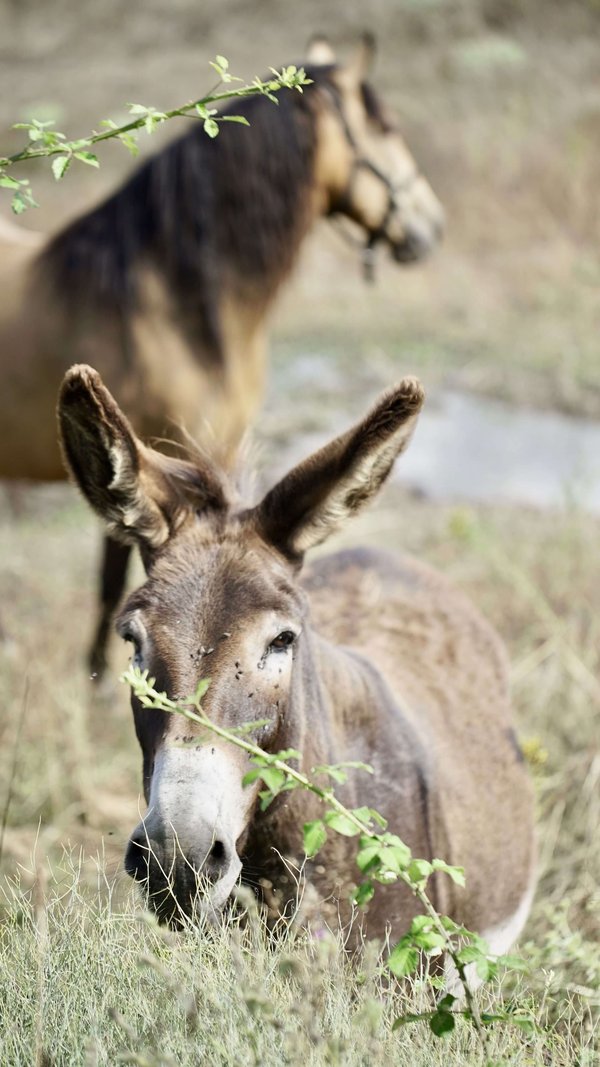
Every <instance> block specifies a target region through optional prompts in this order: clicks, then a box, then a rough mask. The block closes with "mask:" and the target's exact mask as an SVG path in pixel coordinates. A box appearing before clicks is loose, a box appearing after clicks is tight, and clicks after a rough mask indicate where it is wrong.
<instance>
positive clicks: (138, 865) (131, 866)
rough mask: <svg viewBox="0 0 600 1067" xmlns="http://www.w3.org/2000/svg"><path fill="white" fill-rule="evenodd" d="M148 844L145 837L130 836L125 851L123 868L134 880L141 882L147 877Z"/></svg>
mask: <svg viewBox="0 0 600 1067" xmlns="http://www.w3.org/2000/svg"><path fill="white" fill-rule="evenodd" d="M149 851H150V848H149V844H148V841H147V839H146V838H145V837H143V838H142V837H132V838H130V841H129V844H128V846H127V850H126V852H125V863H124V866H125V870H126V871H127V874H128V875H129V877H130V878H133V879H135V881H136V882H143V881H145V880H146V878H147V877H148V855H149Z"/></svg>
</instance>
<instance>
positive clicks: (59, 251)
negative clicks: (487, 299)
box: [0, 57, 442, 673]
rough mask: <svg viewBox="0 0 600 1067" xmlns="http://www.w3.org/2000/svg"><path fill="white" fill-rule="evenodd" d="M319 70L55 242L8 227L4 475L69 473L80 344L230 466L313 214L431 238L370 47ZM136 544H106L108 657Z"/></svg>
mask: <svg viewBox="0 0 600 1067" xmlns="http://www.w3.org/2000/svg"><path fill="white" fill-rule="evenodd" d="M325 58H327V57H325ZM308 73H309V75H310V77H311V78H312V79H313V84H312V85H310V86H307V88H306V89H305V90H304V92H303V94H300V93H298V92H295V91H283V92H282V93H281V94H280V96H279V104H278V106H275V105H274V104H272V103H271V102H270V101H269V100H267V99H266V98H265V97H254V98H249V99H247V100H240V101H236V102H235V103H234V105H232V107H231V111H232V112H233V113H235V114H239V115H245V116H246V118H247V119H248V121H249V122H250V125H251V128H250V129H243V128H242V127H241V126H239V125H237V124H224V125H223V127H222V129H221V133H220V134H219V136H218V137H217V138H216V139H215V140H214V141H210V140H209V138H207V137H206V135H205V134H204V133H203V131H202V130H201V129H200V127H199V126H195V127H194V128H193V129H192V130H191V131H190V132H189V133H187V134H186V135H184V136H183V137H181V138H179V140H176V141H175V142H173V143H172V144H171V145H169V146H167V147H166V148H165V149H163V150H162V151H161V152H160V153H158V154H157V155H156V156H154V157H153V158H151V159H150V160H149V161H148V162H146V163H145V164H144V165H143V166H142V167H141V168H140V169H139V170H138V171H136V172H135V173H134V175H133V176H132V177H131V178H130V179H129V181H128V182H126V184H125V185H123V186H122V187H121V188H120V189H119V190H118V191H117V192H116V193H114V194H113V195H112V196H110V197H109V198H108V199H107V200H106V201H105V202H104V203H103V204H101V205H100V206H99V207H98V208H96V209H95V210H93V211H91V212H88V213H87V214H85V215H83V216H82V217H81V218H79V219H77V220H76V221H75V222H73V223H72V224H71V225H69V226H67V228H66V229H64V230H63V231H62V232H61V233H59V234H58V235H57V236H56V237H54V238H52V239H50V240H49V241H48V242H45V243H43V245H42V247H41V248H40V247H38V243H36V241H35V239H34V240H33V241H32V240H31V239H30V238H29V237H27V238H24V239H23V241H19V240H18V239H17V238H16V237H15V232H16V231H14V230H12V231H11V232H9V233H8V235H6V234H3V232H2V230H0V253H1V255H0V262H1V266H0V270H2V271H3V272H6V273H7V274H8V283H7V284H6V287H4V286H3V288H2V293H3V306H2V312H1V315H0V376H1V383H2V388H1V389H0V478H24V479H35V480H40V481H42V480H52V479H57V478H62V477H63V476H64V468H63V466H62V463H61V459H60V455H59V450H58V447H57V443H56V434H55V419H54V398H55V396H56V390H57V388H58V383H59V382H60V380H61V378H62V376H63V374H64V373H65V371H66V369H67V368H68V367H69V366H70V365H71V364H72V363H73V362H76V361H85V362H88V363H91V364H92V365H94V366H95V367H97V368H98V369H99V370H100V372H101V373H102V376H103V378H104V380H105V381H106V382H107V384H108V386H109V387H110V388H111V389H112V390H114V392H115V393H117V395H118V396H119V397H121V398H122V401H123V403H124V404H125V405H126V407H127V410H128V412H129V414H130V417H131V420H132V423H133V425H134V426H135V428H136V430H137V432H138V433H139V434H140V435H141V436H142V437H143V438H144V439H145V440H148V439H150V438H162V437H164V436H165V435H166V436H168V438H169V439H170V440H172V441H173V440H175V441H177V440H179V441H180V442H181V441H184V442H185V441H186V440H187V438H188V435H190V436H191V437H193V438H194V440H195V441H196V442H197V443H198V444H199V445H200V446H201V447H202V448H203V449H204V450H205V451H207V452H208V453H209V454H210V455H212V456H214V457H216V458H217V459H218V460H219V461H220V462H222V463H224V464H225V465H226V466H227V465H228V464H229V463H230V462H231V460H232V458H233V456H234V455H235V451H236V448H237V445H238V444H239V441H240V438H241V437H242V435H243V433H244V431H245V430H246V429H247V427H248V426H249V424H250V422H251V420H252V417H253V415H254V414H255V412H256V409H257V406H258V404H259V402H260V399H261V396H262V389H263V379H264V374H265V356H266V318H267V314H268V311H269V308H270V306H271V304H272V302H273V300H274V298H275V295H276V293H277V291H278V288H279V286H280V285H281V283H282V282H283V281H284V279H285V278H286V277H287V275H288V274H289V272H290V270H291V268H292V267H293V265H294V263H295V260H296V258H297V255H298V251H299V248H300V246H301V243H302V241H303V239H304V237H305V235H306V234H307V233H308V231H309V230H310V228H311V226H312V225H313V224H314V222H315V220H316V219H317V218H318V217H320V216H323V215H327V214H329V213H332V212H342V213H345V214H347V215H348V216H350V217H351V218H353V219H354V220H355V221H356V222H357V223H359V224H360V225H361V226H362V227H363V230H364V232H365V234H366V238H367V239H370V240H373V241H375V240H378V241H379V240H380V241H382V242H384V243H386V244H387V245H388V247H389V248H390V249H391V251H392V253H393V255H394V256H395V258H396V259H398V260H399V261H402V262H404V261H409V260H411V259H418V258H420V257H421V256H423V255H424V254H426V253H427V252H428V251H429V250H430V249H431V248H432V247H433V246H434V245H435V243H436V242H437V240H438V239H439V236H440V232H441V226H442V211H441V208H440V205H439V203H438V201H437V199H436V198H435V196H434V194H433V192H432V191H431V189H430V187H429V185H428V184H427V182H426V181H425V179H424V178H422V177H421V176H420V175H419V173H418V171H417V169H416V166H415V163H414V161H413V159H412V157H411V156H410V154H409V153H408V152H407V150H406V147H405V146H404V143H403V141H402V139H401V137H400V135H399V134H398V132H397V130H396V129H395V127H394V126H393V125H392V124H391V123H390V121H389V119H388V117H387V115H386V114H385V112H384V110H383V109H382V107H381V105H380V104H379V102H378V101H377V99H376V97H375V96H374V95H373V92H372V90H371V89H370V88H369V86H368V85H367V84H366V83H365V82H364V75H365V70H364V60H360V61H359V60H357V61H355V63H354V65H350V66H347V67H339V66H336V65H335V64H331V63H328V64H325V65H314V66H312V67H308ZM127 554H128V549H127V548H125V547H123V546H121V547H118V546H115V545H108V546H107V554H106V557H105V567H104V571H105V573H104V589H103V601H104V608H103V614H102V618H101V620H100V624H99V629H98V632H97V635H96V639H95V642H94V647H93V649H92V666H93V669H94V670H95V671H97V672H98V673H100V672H101V671H102V669H103V667H104V651H105V650H104V646H105V642H106V634H107V629H108V623H109V619H110V617H111V616H112V611H113V609H114V607H115V605H116V603H117V602H118V600H119V598H120V595H121V593H122V591H123V584H124V578H125V568H126V565H127Z"/></svg>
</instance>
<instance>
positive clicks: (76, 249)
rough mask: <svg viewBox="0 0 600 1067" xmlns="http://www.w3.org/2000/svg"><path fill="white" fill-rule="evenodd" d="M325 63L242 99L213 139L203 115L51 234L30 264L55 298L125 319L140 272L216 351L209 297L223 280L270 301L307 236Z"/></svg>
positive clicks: (214, 307) (136, 295) (213, 305)
mask: <svg viewBox="0 0 600 1067" xmlns="http://www.w3.org/2000/svg"><path fill="white" fill-rule="evenodd" d="M332 70H333V68H331V67H319V68H307V74H308V76H309V77H310V78H311V79H312V80H313V84H312V85H309V86H307V87H306V88H305V89H304V92H303V93H299V92H297V91H296V90H286V89H283V90H281V91H280V92H279V93H278V105H275V104H273V103H272V102H271V101H270V100H268V99H266V98H265V97H264V96H254V97H248V98H247V99H239V100H235V101H233V102H232V104H231V105H230V106H229V107H228V108H226V109H224V111H223V113H224V114H228V113H229V114H234V115H243V116H244V117H245V118H246V119H247V120H248V122H249V123H250V127H251V128H250V129H245V128H243V127H242V126H241V125H239V124H235V123H223V125H222V126H221V131H220V133H219V136H218V137H216V138H215V139H214V140H210V139H209V138H208V137H207V136H206V134H205V133H204V131H203V130H202V128H201V126H200V124H199V123H194V125H193V126H192V129H191V130H190V131H189V132H187V133H185V134H184V135H183V136H181V137H179V138H177V139H176V140H175V141H173V142H172V143H171V144H169V145H167V146H166V147H165V148H163V149H162V150H161V151H160V152H158V153H157V154H156V155H154V156H152V157H151V158H150V159H148V160H147V161H146V162H145V163H143V164H142V165H141V166H140V167H139V168H138V169H137V170H136V171H135V172H134V174H133V175H132V176H131V177H130V178H129V179H128V180H127V181H126V182H125V184H124V185H122V186H121V187H120V188H119V189H118V190H117V191H116V192H115V193H113V194H112V195H111V196H109V197H108V198H107V199H106V200H105V201H104V202H103V203H102V204H100V205H99V207H97V208H95V209H94V210H92V211H90V212H88V213H87V214H85V215H83V216H81V217H80V218H78V219H76V220H75V221H74V222H72V223H70V224H69V225H68V226H67V227H66V228H65V229H63V230H62V231H61V232H60V233H59V234H57V236H56V237H54V238H53V239H52V240H51V241H50V243H49V244H48V245H47V247H46V248H45V249H44V251H43V253H42V254H41V256H40V257H39V261H38V266H39V268H41V270H42V272H43V275H44V277H45V279H46V281H47V283H49V284H50V286H51V289H52V293H53V296H54V298H55V299H58V300H61V299H62V300H63V301H66V300H68V302H69V305H70V306H71V307H72V306H74V304H73V302H74V301H75V302H77V307H78V308H79V309H81V308H82V307H83V308H86V307H89V308H91V309H93V310H97V309H101V310H102V309H106V311H107V312H108V311H110V312H112V313H113V314H114V313H117V315H118V316H119V317H120V318H121V320H122V321H123V323H126V322H127V320H128V318H129V316H130V314H131V313H132V311H135V310H136V308H137V307H139V306H140V268H141V267H144V266H148V267H150V268H151V269H153V270H155V271H157V272H158V273H159V275H160V277H162V279H163V280H164V281H165V282H166V284H167V287H168V290H169V293H170V299H171V301H172V307H173V312H174V314H175V315H176V318H177V322H178V324H179V325H180V326H181V328H182V329H183V330H185V332H186V334H187V335H188V336H191V337H192V338H194V339H195V340H200V341H201V342H203V344H204V345H205V346H207V348H208V350H209V351H210V352H212V354H213V356H214V358H215V359H217V360H218V359H219V358H220V356H221V338H220V327H219V318H218V304H217V298H218V296H219V294H220V292H221V291H222V289H223V286H230V287H231V286H233V287H236V286H237V287H238V289H239V288H240V287H242V288H250V287H255V288H256V289H258V290H259V291H260V292H261V293H262V294H264V296H265V297H266V298H267V299H268V298H269V296H270V295H272V293H273V292H274V290H275V289H276V287H277V286H278V284H279V283H280V282H281V281H282V280H283V277H284V276H285V274H286V273H287V272H288V270H289V269H290V268H291V266H292V262H293V260H294V257H295V253H296V251H297V247H298V244H299V242H300V240H301V239H302V237H303V235H304V230H305V227H306V222H307V208H308V203H309V194H310V190H311V185H312V180H313V171H314V156H315V143H316V124H315V114H316V108H317V95H316V94H315V88H317V87H318V86H319V84H321V85H322V84H323V82H324V81H329V80H330V78H331V73H332Z"/></svg>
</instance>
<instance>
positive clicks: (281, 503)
mask: <svg viewBox="0 0 600 1067" xmlns="http://www.w3.org/2000/svg"><path fill="white" fill-rule="evenodd" d="M423 399H424V392H423V388H422V386H421V384H420V382H418V381H417V379H416V378H404V379H403V381H401V382H400V384H399V385H397V386H396V388H395V389H392V390H390V391H389V392H387V393H384V394H383V396H382V397H381V398H380V399H379V401H378V402H377V404H376V405H375V407H374V408H373V409H372V410H371V411H370V412H369V414H368V415H367V416H366V418H365V419H363V421H362V422H360V423H358V424H357V425H356V426H354V427H352V429H351V430H348V432H347V433H345V434H342V435H341V436H340V437H337V438H336V439H335V440H334V441H332V442H331V443H330V444H328V445H326V446H325V447H324V448H321V449H320V450H319V451H318V452H315V453H314V454H313V455H312V456H310V457H309V458H308V459H307V460H305V461H304V462H303V463H300V464H299V465H298V466H297V467H294V469H293V470H292V471H290V473H289V474H287V475H286V476H285V478H283V479H282V480H281V481H280V482H279V483H278V484H277V485H276V486H275V487H274V488H273V489H271V491H270V492H269V493H267V495H266V497H265V498H264V500H263V501H262V503H261V504H259V505H258V507H257V508H256V509H255V510H254V512H253V513H252V517H253V521H254V523H255V525H256V528H257V530H258V532H259V533H260V534H261V536H262V537H263V538H264V539H265V540H266V541H268V542H269V543H270V544H273V545H274V546H275V547H276V548H278V549H279V551H281V552H283V554H284V555H285V556H287V557H288V558H290V559H295V560H298V559H300V558H301V557H302V555H303V553H304V552H306V551H307V549H309V548H312V547H313V546H314V545H318V544H319V543H320V542H321V541H324V540H325V539H326V538H327V537H329V535H330V534H332V533H333V532H334V531H335V530H336V529H337V528H338V527H339V526H341V525H342V523H344V522H345V520H346V519H347V518H349V516H350V515H353V514H354V513H355V512H356V511H358V510H359V508H361V507H362V506H363V504H365V503H366V502H367V501H368V500H370V499H371V497H372V496H374V494H375V493H376V492H377V490H378V489H379V487H380V486H381V485H382V484H383V482H384V481H385V479H386V478H387V476H388V474H389V473H390V471H391V469H392V466H393V464H394V460H395V459H396V457H397V456H398V455H399V454H400V452H403V451H404V449H405V448H406V446H407V444H408V442H409V441H410V438H411V436H412V432H413V429H414V427H415V423H416V421H417V417H418V414H419V411H420V410H421V406H422V404H423Z"/></svg>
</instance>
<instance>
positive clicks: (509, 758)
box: [305, 548, 534, 952]
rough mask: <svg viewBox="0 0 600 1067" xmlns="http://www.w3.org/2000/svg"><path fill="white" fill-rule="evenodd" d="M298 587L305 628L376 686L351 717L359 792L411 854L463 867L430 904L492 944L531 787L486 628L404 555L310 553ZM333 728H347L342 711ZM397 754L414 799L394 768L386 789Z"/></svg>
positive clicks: (521, 840) (348, 731)
mask: <svg viewBox="0 0 600 1067" xmlns="http://www.w3.org/2000/svg"><path fill="white" fill-rule="evenodd" d="M305 585H306V588H307V590H308V591H309V594H310V601H311V614H312V617H313V620H314V622H315V625H316V628H317V629H318V630H319V631H320V633H321V634H322V635H323V636H324V637H326V638H327V639H328V640H330V641H331V642H333V643H335V644H336V645H340V644H342V645H344V646H346V648H347V649H349V650H353V651H354V652H355V654H356V655H357V656H358V657H360V658H361V659H362V660H363V661H364V662H365V664H367V663H370V664H371V665H373V667H375V669H376V671H377V672H378V674H379V677H380V680H381V685H380V687H379V691H380V692H381V691H382V690H383V691H384V692H385V693H386V694H387V700H383V701H382V700H381V699H380V700H378V701H377V702H375V701H373V702H372V703H370V704H369V706H368V711H367V715H368V720H367V722H366V723H365V722H363V723H361V745H362V754H361V758H362V759H363V760H366V761H367V762H370V763H371V764H373V766H374V769H375V771H376V774H375V776H374V778H373V784H372V785H370V783H369V781H367V780H366V779H361V786H360V789H361V797H363V796H364V795H365V791H366V790H369V789H371V788H372V789H373V790H374V797H373V801H372V802H373V806H375V807H378V808H379V809H380V810H382V811H383V813H384V814H385V815H386V817H387V818H388V819H390V821H391V820H393V823H394V826H395V828H397V831H398V832H399V833H400V836H404V839H406V840H410V841H411V843H412V845H413V851H414V852H415V854H417V855H428V856H432V855H434V856H443V857H444V859H445V860H447V861H448V862H450V863H453V862H454V863H456V864H460V865H462V866H463V867H465V870H466V879H467V892H465V891H462V890H459V891H458V892H456V891H455V889H454V887H453V886H452V884H451V883H449V881H448V880H447V879H440V880H439V882H438V885H437V893H438V903H439V905H440V906H441V907H443V908H444V910H446V911H447V912H448V911H449V912H451V913H452V914H453V915H454V916H455V917H456V915H457V913H458V914H459V915H460V921H462V922H463V923H464V924H465V925H466V926H468V927H469V928H470V929H476V930H483V931H485V932H486V934H487V935H488V938H489V939H490V942H491V943H492V948H494V949H496V951H498V952H502V951H506V950H507V948H508V947H509V946H510V944H512V942H513V941H514V939H515V937H516V936H517V934H518V933H519V931H520V929H521V927H522V925H523V923H524V920H525V918H526V915H527V912H528V909H529V904H530V902H531V895H532V887H533V854H534V847H533V835H532V832H531V829H530V826H531V785H530V780H529V776H528V774H527V772H526V768H525V766H524V761H523V756H522V753H521V750H520V748H519V745H518V742H517V739H516V735H515V732H514V729H513V726H512V716H511V707H510V699H509V686H508V663H507V659H506V655H505V651H504V647H503V645H502V643H501V641H500V639H499V637H498V635H497V634H496V633H495V632H494V630H493V629H492V628H491V627H490V626H489V624H488V623H487V622H486V621H485V619H483V617H482V616H481V615H480V614H479V612H478V611H477V610H476V609H475V608H474V606H473V605H472V604H471V602H470V601H469V600H468V599H467V598H466V597H465V596H463V595H462V594H461V593H460V592H459V591H458V590H457V589H455V588H454V587H453V586H452V585H451V583H450V582H448V581H447V580H446V579H445V578H444V577H443V576H442V575H441V574H439V573H438V572H437V571H434V570H433V569H431V568H429V567H427V566H426V565H424V564H422V563H420V562H418V561H417V560H415V559H412V558H411V557H410V556H406V555H400V554H398V555H396V554H391V553H388V552H383V551H378V550H374V549H367V548H355V549H347V550H343V551H340V552H337V553H335V554H333V555H330V556H326V557H323V558H321V559H319V560H318V561H317V562H316V563H314V564H313V565H312V567H311V568H310V570H309V571H308V572H307V575H306V578H305ZM352 684H353V681H352V679H351V678H350V677H349V685H350V686H351V685H352ZM355 706H356V705H355V703H354V701H353V700H352V696H351V694H350V693H348V694H347V695H346V699H344V694H339V697H338V700H337V701H336V702H335V704H334V705H333V707H332V708H331V713H332V714H333V716H334V717H335V716H337V715H338V714H340V713H341V714H343V715H345V716H347V711H344V712H341V709H347V708H352V707H355ZM369 720H370V721H369ZM338 726H341V730H340V729H338V736H340V733H342V734H345V735H346V736H347V737H348V738H349V739H350V738H351V737H352V736H353V735H354V731H353V730H352V724H351V723H350V724H348V723H347V722H346V723H344V724H338ZM407 747H409V748H410V754H409V755H408V757H407V752H406V749H407ZM348 755H349V757H354V756H355V751H354V750H352V751H350V749H349V751H348ZM407 758H409V759H410V762H411V764H412V765H413V766H416V768H417V773H416V774H415V775H414V776H413V778H412V786H410V785H409V790H411V789H412V790H413V791H414V790H415V789H416V790H418V791H420V792H421V793H422V798H421V799H422V803H421V804H419V803H418V799H419V798H417V797H415V796H407V795H406V786H407V782H406V780H404V781H403V782H402V789H400V790H399V785H400V783H399V782H398V778H397V775H396V774H395V772H394V770H393V768H397V767H398V766H399V765H400V766H401V765H403V764H404V763H405V761H406V760H407ZM403 792H404V796H403V795H402V794H403ZM363 802H364V801H363ZM403 808H404V809H405V810H404V812H403V810H402V809H403ZM415 813H417V814H416V816H415ZM500 813H501V814H500ZM524 827H525V828H526V831H523V828H524ZM440 895H441V899H439V898H440ZM449 897H451V898H455V899H449Z"/></svg>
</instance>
